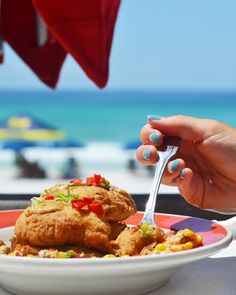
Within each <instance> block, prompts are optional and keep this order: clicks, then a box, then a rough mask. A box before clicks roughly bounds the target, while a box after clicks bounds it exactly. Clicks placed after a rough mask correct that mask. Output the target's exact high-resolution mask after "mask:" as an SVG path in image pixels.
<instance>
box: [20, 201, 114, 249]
mask: <svg viewBox="0 0 236 295" xmlns="http://www.w3.org/2000/svg"><path fill="white" fill-rule="evenodd" d="M110 231H111V228H110V225H109V223H108V222H106V221H105V220H104V219H102V218H99V217H98V216H97V215H96V214H95V213H93V212H90V211H89V210H86V209H84V210H83V209H81V210H76V209H74V208H72V206H71V205H70V204H69V203H68V204H67V203H64V202H59V201H48V202H46V204H43V205H39V206H38V207H32V206H31V207H29V208H27V209H26V210H25V211H24V212H23V214H22V215H21V216H20V217H19V218H18V220H17V221H16V226H15V234H16V238H17V240H19V241H20V242H23V243H26V244H29V245H33V246H40V247H43V246H62V245H65V244H72V245H77V244H79V245H82V246H86V247H88V248H94V249H98V250H101V251H110V250H111V247H110V241H109V238H108V236H109V234H110Z"/></svg>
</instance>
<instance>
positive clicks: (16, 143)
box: [0, 140, 36, 152]
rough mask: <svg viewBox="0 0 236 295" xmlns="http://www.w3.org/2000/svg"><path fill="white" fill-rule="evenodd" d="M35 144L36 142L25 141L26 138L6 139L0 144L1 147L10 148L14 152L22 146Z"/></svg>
mask: <svg viewBox="0 0 236 295" xmlns="http://www.w3.org/2000/svg"><path fill="white" fill-rule="evenodd" d="M35 146H36V144H35V143H34V142H31V141H26V140H7V141H4V142H3V143H2V144H1V145H0V147H1V148H2V149H11V150H14V151H15V152H19V151H21V150H22V149H24V148H29V147H35Z"/></svg>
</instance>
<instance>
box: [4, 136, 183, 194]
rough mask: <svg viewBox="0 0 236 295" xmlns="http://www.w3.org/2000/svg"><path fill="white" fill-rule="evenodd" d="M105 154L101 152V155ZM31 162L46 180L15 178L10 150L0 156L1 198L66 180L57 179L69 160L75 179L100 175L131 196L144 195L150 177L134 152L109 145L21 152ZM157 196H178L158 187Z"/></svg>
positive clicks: (35, 149)
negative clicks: (132, 165)
mask: <svg viewBox="0 0 236 295" xmlns="http://www.w3.org/2000/svg"><path fill="white" fill-rule="evenodd" d="M104 151H105V152H104ZM22 154H23V155H24V156H25V158H26V159H27V160H29V161H31V162H34V161H37V162H38V163H39V165H40V166H41V167H42V168H44V169H45V170H46V172H47V175H48V178H46V179H30V178H18V177H17V174H18V171H17V169H16V166H15V165H14V160H15V154H14V152H12V151H10V150H4V151H1V153H0V167H1V169H0V178H1V189H0V192H1V194H10V193H11V194H15V193H17V194H24V193H25V194H27V193H28V194H34V193H35V194H38V193H40V192H41V191H42V190H43V189H44V188H47V187H50V186H52V185H54V184H57V183H65V182H67V181H68V180H67V179H63V178H62V177H61V172H62V169H63V165H64V164H65V161H66V160H67V159H68V158H71V157H73V158H74V159H76V162H77V163H78V177H81V178H83V179H85V178H86V177H87V176H90V175H92V174H93V173H99V174H102V175H103V176H104V177H106V178H107V179H108V180H109V181H110V182H111V183H112V184H114V185H116V186H118V187H121V188H124V189H126V190H127V191H129V192H130V193H132V194H148V193H149V192H150V188H151V185H152V179H153V175H152V174H151V173H150V171H149V170H148V169H147V167H145V166H143V165H140V164H138V163H137V161H136V159H135V151H134V150H124V149H123V148H122V146H121V145H120V144H117V143H112V142H110V143H109V142H100V143H99V142H96V143H95V142H90V143H88V144H87V145H86V147H84V148H79V149H78V148H74V149H72V148H70V149H59V148H57V149H53V148H29V149H25V150H24V151H22ZM130 159H133V160H134V161H135V165H136V169H133V170H132V171H131V170H130V169H128V161H129V160H130ZM160 192H161V193H163V194H165V193H168V194H169V193H178V190H177V189H176V188H172V187H168V186H164V185H161V188H160Z"/></svg>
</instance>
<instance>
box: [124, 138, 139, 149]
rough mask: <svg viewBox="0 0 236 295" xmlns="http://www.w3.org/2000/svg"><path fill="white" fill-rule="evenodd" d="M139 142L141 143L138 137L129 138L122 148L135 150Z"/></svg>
mask: <svg viewBox="0 0 236 295" xmlns="http://www.w3.org/2000/svg"><path fill="white" fill-rule="evenodd" d="M141 144H142V143H141V140H140V139H135V140H131V141H129V142H127V143H126V144H125V145H124V149H125V150H136V149H137V148H138V147H139V146H140V145H141Z"/></svg>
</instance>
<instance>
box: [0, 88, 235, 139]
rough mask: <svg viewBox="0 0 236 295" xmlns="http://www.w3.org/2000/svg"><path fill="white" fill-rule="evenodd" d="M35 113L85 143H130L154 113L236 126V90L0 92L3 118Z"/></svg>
mask: <svg viewBox="0 0 236 295" xmlns="http://www.w3.org/2000/svg"><path fill="white" fill-rule="evenodd" d="M18 113H27V114H28V113H29V114H32V115H34V116H36V117H38V118H40V119H42V120H44V121H46V122H47V123H49V124H52V125H53V126H55V127H58V128H60V129H62V130H64V131H65V132H66V134H67V135H68V137H69V138H71V139H75V140H81V141H84V142H86V141H116V142H126V141H128V140H130V139H135V138H137V137H138V136H139V131H140V129H141V127H142V126H143V125H144V124H145V123H146V117H147V115H148V114H157V115H161V116H170V115H175V114H185V115H191V116H197V117H205V118H212V119H216V120H220V121H222V122H225V123H227V124H230V125H232V126H234V127H236V93H223V92H222V93H211V92H208V93H207V92H206V93H180V92H176V93H174V92H172V93H167V92H162V93H161V92H156V93H155V92H153V93H149V92H107V91H97V92H91V93H89V92H53V91H46V92H0V120H2V119H4V118H6V117H7V116H8V115H12V114H18Z"/></svg>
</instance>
